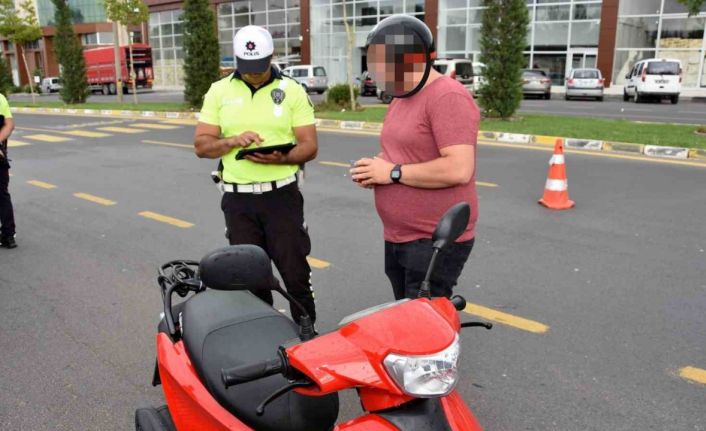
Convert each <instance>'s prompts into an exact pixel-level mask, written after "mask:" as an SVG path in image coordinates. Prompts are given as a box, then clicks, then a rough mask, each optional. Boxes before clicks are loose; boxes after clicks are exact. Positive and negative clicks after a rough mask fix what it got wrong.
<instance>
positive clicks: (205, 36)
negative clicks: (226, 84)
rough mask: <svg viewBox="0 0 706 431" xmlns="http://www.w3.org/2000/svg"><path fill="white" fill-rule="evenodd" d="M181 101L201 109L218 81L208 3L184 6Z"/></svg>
mask: <svg viewBox="0 0 706 431" xmlns="http://www.w3.org/2000/svg"><path fill="white" fill-rule="evenodd" d="M183 17H184V50H185V52H184V55H185V60H184V75H185V76H184V81H185V89H184V100H186V102H187V103H188V104H189V106H190V107H192V108H200V107H201V105H202V104H203V97H204V95H205V94H206V92H207V91H208V89H209V87H210V86H211V84H212V83H213V82H215V81H217V80H218V78H219V77H220V70H219V65H220V53H219V48H218V47H219V45H218V38H217V37H216V18H215V16H214V14H213V11H212V10H211V9H210V7H209V3H208V0H186V1H185V2H184V15H183Z"/></svg>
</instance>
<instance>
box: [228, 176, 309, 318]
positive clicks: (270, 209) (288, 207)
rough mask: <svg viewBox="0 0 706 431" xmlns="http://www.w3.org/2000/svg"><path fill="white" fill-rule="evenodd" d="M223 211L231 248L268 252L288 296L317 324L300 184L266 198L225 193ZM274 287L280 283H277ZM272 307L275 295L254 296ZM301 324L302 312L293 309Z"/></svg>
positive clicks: (287, 187) (267, 195)
mask: <svg viewBox="0 0 706 431" xmlns="http://www.w3.org/2000/svg"><path fill="white" fill-rule="evenodd" d="M221 209H222V210H223V214H224V215H225V220H226V228H227V229H228V232H227V236H228V241H229V242H230V244H231V245H235V244H254V245H257V246H259V247H261V248H262V249H263V250H265V251H266V252H267V254H268V255H269V256H270V258H271V259H272V261H273V262H274V264H275V266H276V267H277V270H278V271H279V273H280V275H281V276H282V281H284V285H285V287H286V288H287V292H288V293H289V294H290V295H292V296H293V297H294V298H295V299H296V300H297V301H298V302H299V303H301V304H302V305H303V306H304V308H306V310H307V312H308V313H309V315H310V316H311V318H312V320H316V309H315V306H314V292H313V290H312V288H311V268H310V267H309V263H308V262H307V260H306V257H307V256H308V255H309V253H310V252H311V240H310V239H309V233H308V232H307V229H306V225H305V224H304V198H303V197H302V194H301V193H300V191H299V187H298V185H297V183H296V182H295V183H292V184H289V185H286V186H284V187H282V188H280V189H276V190H273V191H270V192H266V193H262V194H253V193H224V194H223V199H222V200H221ZM273 282H274V283H277V281H276V280H274V279H273ZM253 293H254V294H256V295H257V296H259V297H260V298H261V299H262V300H264V301H265V302H267V303H269V304H272V303H273V299H272V293H271V292H269V291H266V292H261V291H259V292H253ZM290 309H291V311H292V317H293V318H294V320H295V321H297V322H298V321H299V316H300V314H301V313H300V311H299V310H298V309H297V308H296V307H294V306H291V307H290Z"/></svg>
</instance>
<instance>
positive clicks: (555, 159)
mask: <svg viewBox="0 0 706 431" xmlns="http://www.w3.org/2000/svg"><path fill="white" fill-rule="evenodd" d="M564 163H565V162H564V155H563V154H554V155H553V156H552V158H551V159H550V160H549V164H550V165H563V164H564Z"/></svg>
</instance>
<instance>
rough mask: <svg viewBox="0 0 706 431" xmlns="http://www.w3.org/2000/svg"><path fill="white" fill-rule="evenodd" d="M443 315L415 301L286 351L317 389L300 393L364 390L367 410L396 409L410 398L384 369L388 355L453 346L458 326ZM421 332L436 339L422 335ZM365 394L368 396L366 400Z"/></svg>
mask: <svg viewBox="0 0 706 431" xmlns="http://www.w3.org/2000/svg"><path fill="white" fill-rule="evenodd" d="M447 302H448V301H447ZM441 313H442V311H440V310H439V309H437V306H435V305H434V304H433V303H432V301H429V300H428V299H417V300H414V301H409V302H404V303H400V304H399V305H397V306H395V307H391V308H387V309H385V310H382V311H379V312H376V313H373V314H370V315H368V316H365V317H362V318H360V319H358V320H355V321H353V322H351V323H348V324H347V325H344V326H342V327H341V328H339V329H338V330H337V331H334V332H331V333H328V334H325V335H322V336H320V337H317V338H315V339H313V340H311V341H308V342H306V343H301V344H297V345H295V346H292V347H290V348H288V349H287V355H288V357H289V361H290V363H291V365H292V366H293V367H294V368H296V369H297V370H299V371H301V372H302V373H304V374H305V375H307V376H308V377H309V378H310V379H311V380H312V381H313V382H314V383H316V385H317V388H316V389H314V390H298V391H299V392H301V393H305V394H311V395H317V394H318V395H321V394H322V393H323V394H326V393H331V392H336V391H340V390H343V389H349V388H354V387H359V388H365V389H366V390H368V391H367V392H366V391H362V392H361V401H362V403H363V408H365V409H366V410H367V411H376V410H383V409H386V408H392V407H396V406H397V405H400V404H402V403H404V402H407V401H409V400H411V399H412V397H409V396H408V395H406V394H405V393H404V392H403V391H402V390H401V389H400V388H399V387H398V386H397V384H396V383H395V382H394V380H392V378H391V377H390V376H389V374H388V373H387V371H386V370H385V366H384V361H385V357H387V355H388V354H390V353H393V352H394V353H396V354H399V355H428V354H433V353H436V352H440V351H442V350H444V349H446V348H447V347H449V345H451V343H452V342H453V341H454V339H455V337H456V335H457V328H455V327H454V325H453V324H452V323H451V322H450V321H449V319H448V318H447V317H446V316H443V317H442V316H440V314H441ZM420 333H426V334H434V336H433V337H429V336H421V337H420ZM366 393H368V394H369V395H370V396H369V397H366V396H365V395H366ZM383 393H384V394H383ZM382 395H384V396H382Z"/></svg>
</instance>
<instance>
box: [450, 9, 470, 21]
mask: <svg viewBox="0 0 706 431" xmlns="http://www.w3.org/2000/svg"><path fill="white" fill-rule="evenodd" d="M465 23H466V10H465V9H462V10H450V11H448V12H447V13H446V24H447V25H454V24H461V25H463V24H465Z"/></svg>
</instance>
